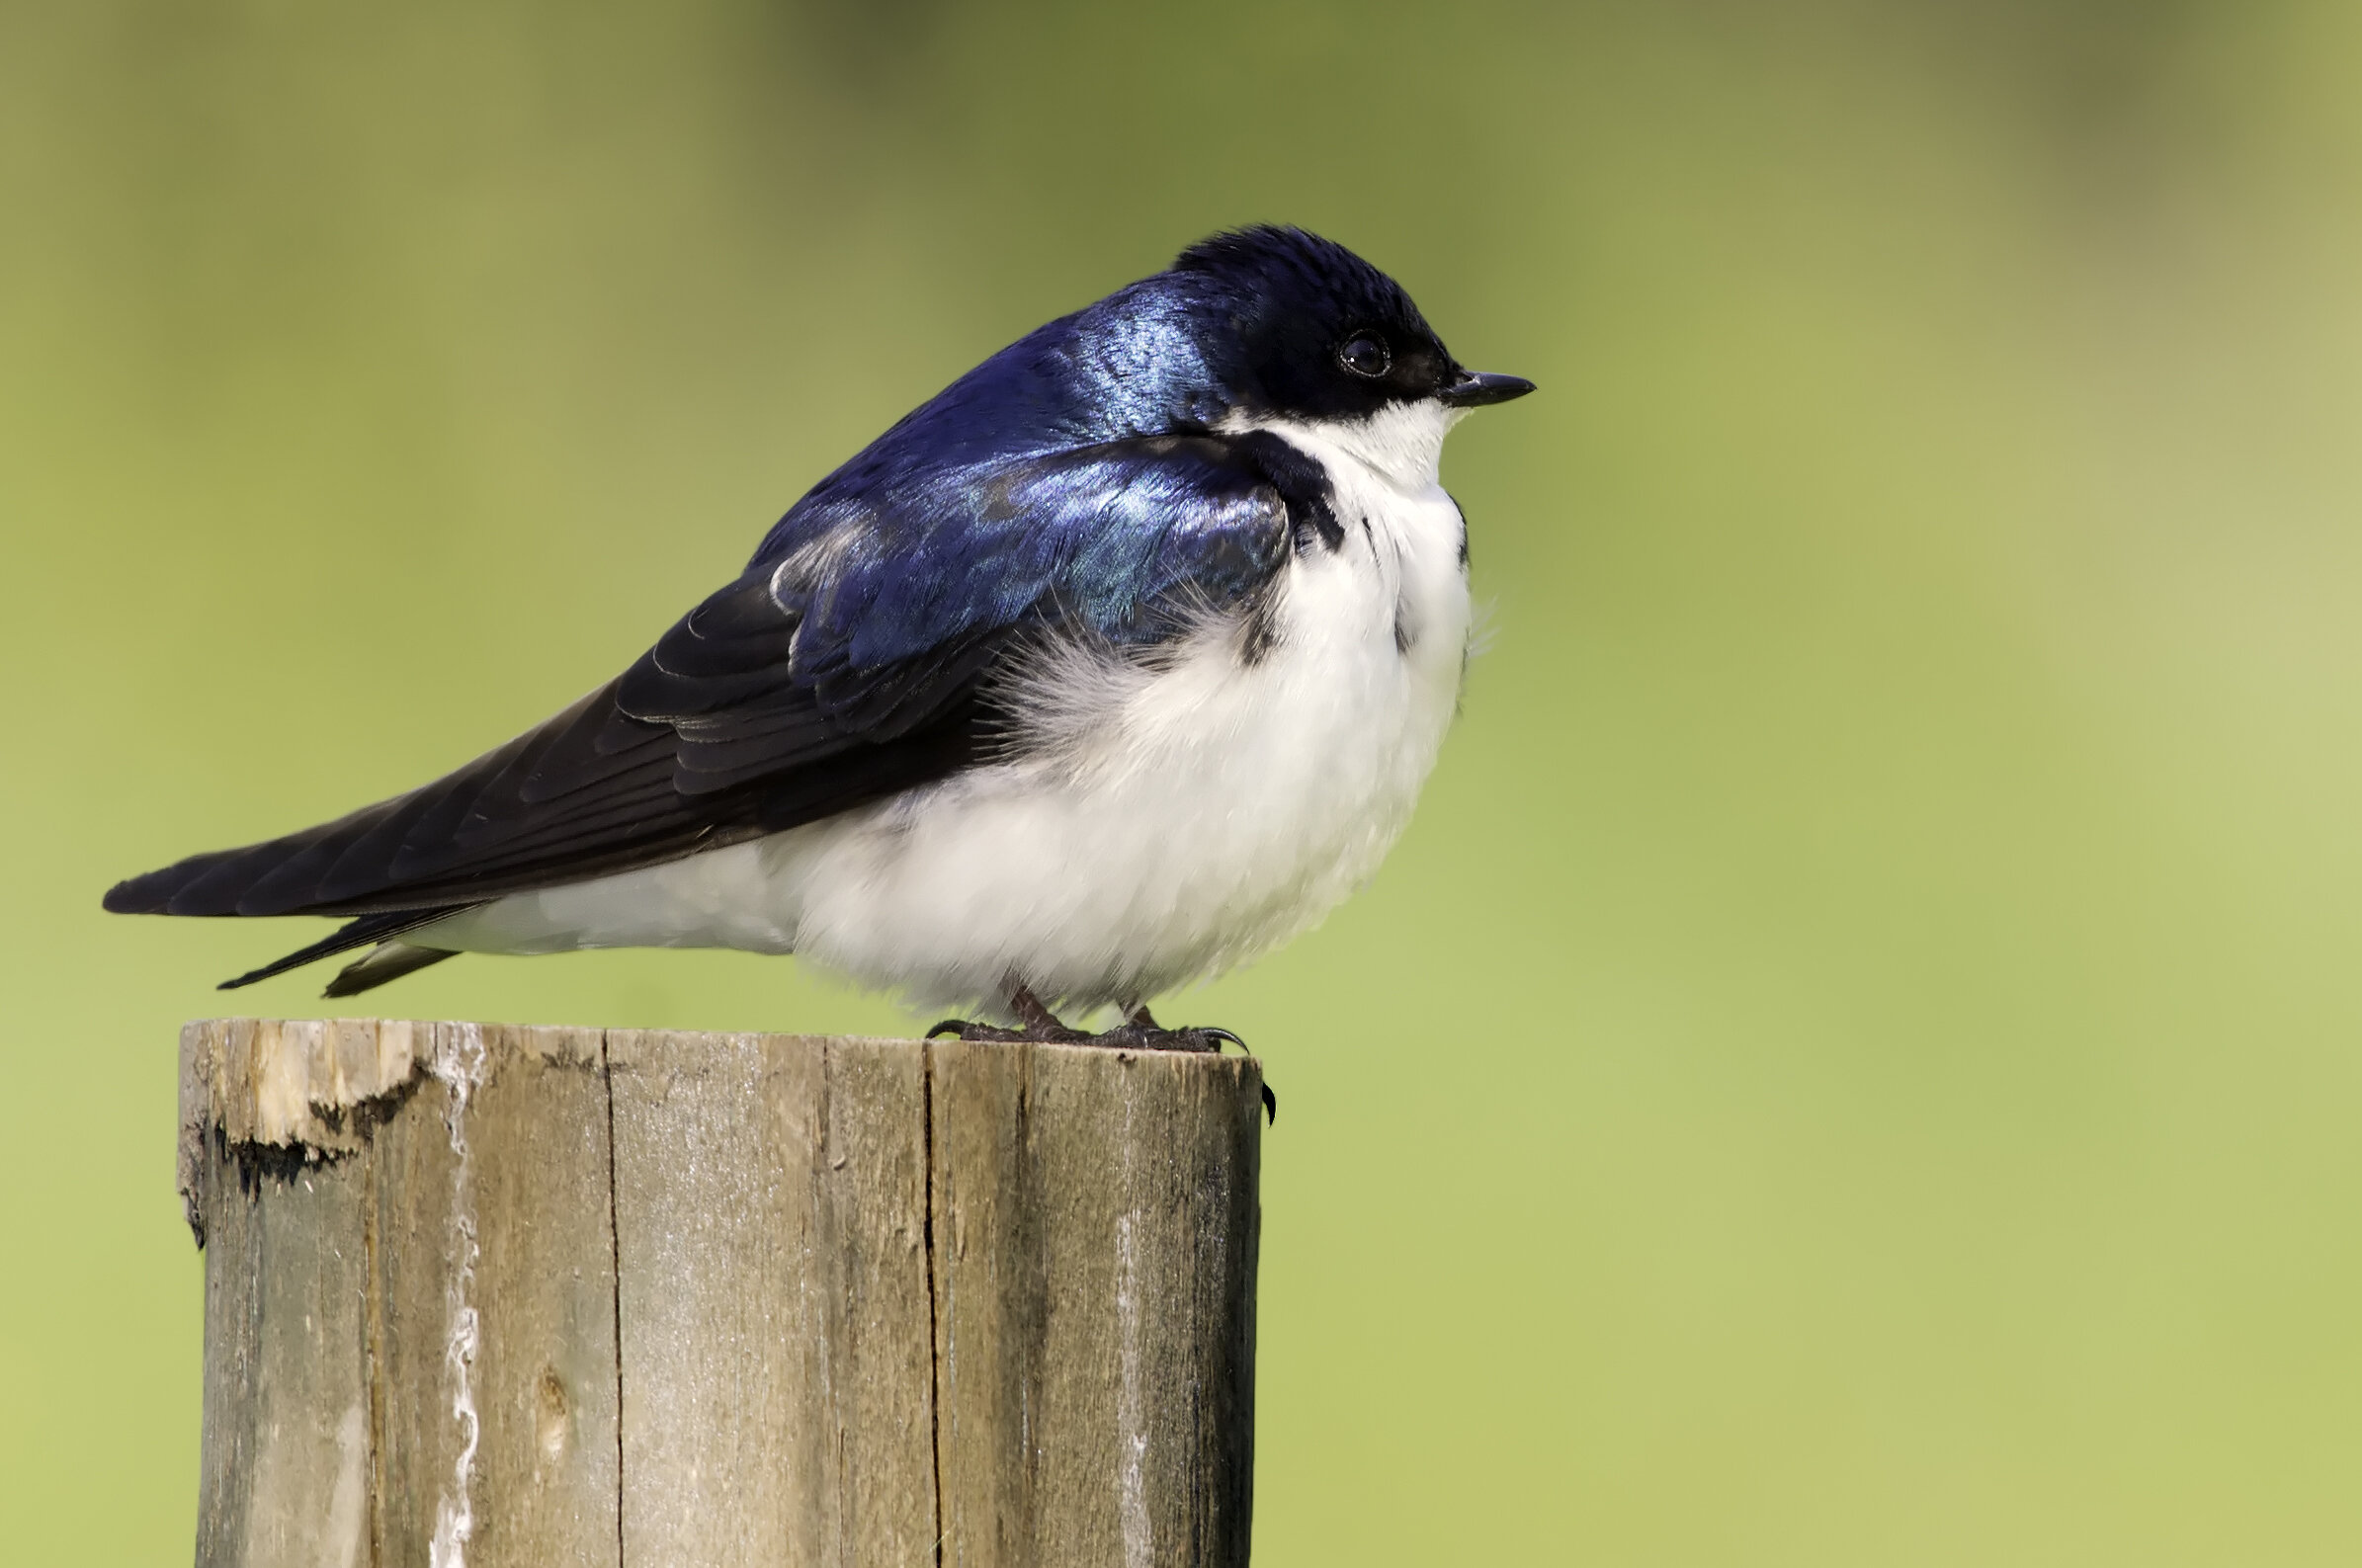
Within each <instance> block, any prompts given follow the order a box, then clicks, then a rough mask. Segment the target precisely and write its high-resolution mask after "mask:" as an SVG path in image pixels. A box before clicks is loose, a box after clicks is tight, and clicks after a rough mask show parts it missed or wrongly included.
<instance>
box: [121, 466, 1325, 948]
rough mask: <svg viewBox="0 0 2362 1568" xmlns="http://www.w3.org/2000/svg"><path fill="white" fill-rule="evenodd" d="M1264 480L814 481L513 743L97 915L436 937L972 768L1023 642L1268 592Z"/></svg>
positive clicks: (210, 859)
mask: <svg viewBox="0 0 2362 1568" xmlns="http://www.w3.org/2000/svg"><path fill="white" fill-rule="evenodd" d="M902 428H904V429H906V428H907V427H902ZM886 440H887V441H891V440H892V434H891V433H889V436H888V437H887V438H886ZM885 444H886V443H885V442H882V443H881V445H885ZM1273 456H1274V454H1271V453H1270V452H1269V451H1268V450H1267V449H1266V448H1265V446H1264V445H1263V444H1261V443H1260V442H1259V441H1258V440H1257V439H1254V438H1246V439H1233V438H1225V437H1218V436H1212V435H1189V436H1179V437H1170V436H1155V437H1141V438H1135V439H1130V440H1122V441H1114V442H1103V443H1096V444H1093V445H1090V446H1088V447H1085V448H1082V449H1080V450H1061V451H1053V452H1044V453H1037V454H1030V455H1025V456H1017V457H1008V456H1003V457H998V458H994V459H991V460H987V461H979V462H974V463H970V464H966V465H963V466H959V467H955V468H950V469H944V468H934V469H927V470H922V471H913V472H909V473H907V474H905V476H904V477H903V478H902V480H901V482H898V483H892V484H881V485H877V486H847V485H843V484H839V485H837V486H835V487H834V488H833V489H832V488H831V487H829V486H826V485H824V486H823V487H821V489H820V490H816V491H815V492H814V494H813V496H811V497H808V498H806V500H805V502H804V503H802V504H800V505H799V507H798V508H797V509H796V511H795V512H792V513H791V514H790V515H789V517H788V518H787V519H786V520H784V521H783V523H782V525H781V527H780V528H779V529H778V530H775V531H774V533H773V535H772V536H771V538H770V539H769V540H767V541H766V543H765V546H764V549H763V550H762V552H760V553H759V554H758V555H757V556H756V558H755V560H754V562H753V563H752V564H751V565H750V566H749V568H748V570H747V572H746V574H745V575H743V576H741V577H740V578H739V579H738V580H737V581H736V582H734V583H732V584H730V585H729V586H728V587H726V588H724V589H722V590H721V591H720V592H718V593H717V594H715V595H713V596H712V597H711V598H709V599H707V600H706V601H705V603H703V604H701V605H700V606H698V608H697V609H695V610H693V611H692V612H690V614H689V615H687V616H686V617H684V618H683V619H681V620H680V621H679V622H677V623H676V624H675V625H674V626H673V627H672V628H671V629H670V630H668V631H667V632H665V634H664V635H663V636H662V637H660V638H658V639H657V641H656V644H655V646H654V647H652V648H651V649H649V650H648V652H647V653H646V654H644V655H642V656H641V658H640V659H639V660H638V661H637V662H636V663H634V664H633V666H632V668H631V669H630V670H628V671H626V672H625V673H624V674H623V675H622V676H621V677H619V678H618V679H617V680H615V681H613V682H611V683H609V684H608V685H607V686H605V687H602V688H601V689H600V690H599V691H597V692H594V693H592V694H591V695H590V696H589V697H587V698H584V699H583V700H582V701H579V702H577V703H575V704H574V705H573V706H572V707H569V708H567V709H566V710H565V711H564V712H561V713H559V714H558V715H556V716H555V717H554V718H551V719H550V720H549V721H548V722H547V723H545V724H543V725H542V726H540V727H539V728H537V729H534V730H532V731H529V732H528V733H526V734H524V735H521V736H519V737H518V738H517V739H515V740H513V741H510V742H509V743H508V744H507V745H505V746H502V747H500V748H498V749H497V750H494V751H492V752H489V753H487V754H485V755H484V756H482V757H480V758H478V759H476V760H475V761H474V762H472V763H469V764H468V765H466V766H465V767H464V768H461V769H460V770H458V771H457V772H455V773H453V774H450V775H448V776H447V777H445V778H443V779H441V780H438V781H436V782H435V783H433V784H428V785H426V786H424V787H423V788H420V789H417V790H414V791H412V792H410V793H409V794H406V795H401V796H397V797H395V798H393V799H391V800H386V801H382V802H380V803H379V804H377V805H374V806H370V807H367V808H365V809H363V810H361V811H357V812H354V813H353V814H352V815H350V816H347V817H343V818H340V819H338V820H337V821H334V822H329V823H324V824H321V825H320V826H318V827H314V828H309V829H306V830H304V831H303V832H300V833H295V834H291V835H289V836H288V837H286V838H282V839H275V840H272V841H270V842H268V843H264V844H257V845H253V846H249V847H247V848H244V849H238V850H229V851H223V852H219V853H216V854H211V855H201V856H197V857H194V858H192V859H190V860H187V861H183V862H181V863H180V864H179V865H177V866H173V867H168V868H166V869H164V870H160V871H153V872H150V873H148V874H147V875H145V876H139V877H133V878H132V879H130V880H129V881H127V882H124V883H121V884H119V885H118V886H117V887H116V888H115V889H114V890H113V891H112V892H110V893H109V894H108V896H107V907H108V908H110V909H114V910H119V911H127V912H149V913H166V914H183V915H280V914H341V915H363V916H369V917H416V916H418V915H419V914H420V912H424V911H432V912H433V913H435V914H440V913H444V912H447V911H448V910H449V909H451V908H454V907H460V906H464V905H466V904H471V903H476V902H480V901H482V900H485V899H488V898H493V897H498V896H500V895H502V894H505V893H509V892H515V891H521V890H526V889H530V888H535V887H544V886H549V885H553V884H556V883H560V882H567V881H576V880H580V879H582V878H584V877H586V876H592V875H598V874H604V873H607V872H612V871H618V870H623V869H628V868H631V867H636V866H643V865H648V864H652V863H655V862H659V861H664V860H671V859H676V858H678V857H680V856H683V855H688V854H692V853H695V852H697V851H700V850H704V849H709V848H715V847H717V846H720V845H723V844H728V843H732V842H736V841H739V840H742V839H746V838H751V837H755V836H757V835H760V834H763V833H769V832H776V831H778V830H780V829H783V828H788V827H794V826H797V825H799V824H801V823H803V822H808V821H813V820H816V819H817V818H820V817H823V816H827V815H831V814H833V813H835V812H838V811H842V810H845V809H847V808H849V807H851V806H854V805H858V804H861V803H863V802H865V801H868V800H872V799H876V798H879V797H881V796H883V795H886V794H891V793H894V792H897V791H899V790H902V789H905V788H909V787H912V786H913V785H916V784H925V783H928V782H931V781H933V780H936V779H940V778H943V777H945V776H947V775H949V774H951V773H955V772H957V771H959V770H961V769H963V768H966V767H968V766H970V765H971V764H972V763H974V762H975V761H976V760H977V759H978V758H979V757H980V756H982V755H984V754H985V752H986V751H987V750H988V748H989V746H990V745H991V744H992V736H993V734H994V733H995V730H996V724H995V715H994V714H993V713H992V712H991V711H990V707H989V697H988V695H987V694H988V692H989V691H990V690H991V683H990V682H989V680H988V677H989V676H990V674H991V672H992V671H993V670H994V668H995V666H996V665H997V664H998V663H999V662H1000V661H1002V660H1004V659H1005V658H1007V657H1009V656H1011V654H1012V652H1013V650H1014V649H1016V648H1017V647H1019V646H1021V645H1022V641H1021V639H1022V636H1023V634H1024V633H1026V632H1028V631H1030V630H1036V629H1039V628H1042V627H1045V626H1050V625H1065V626H1069V627H1073V628H1077V629H1082V630H1087V631H1088V632H1090V633H1092V634H1094V635H1097V636H1102V637H1106V638H1109V639H1112V640H1115V641H1118V642H1139V641H1146V640H1153V639H1155V638H1157V637H1159V636H1162V635H1168V634H1170V632H1171V630H1172V629H1173V627H1174V625H1175V624H1176V620H1175V612H1176V611H1177V610H1178V609H1179V608H1180V607H1182V606H1184V605H1193V606H1194V605H1203V604H1213V605H1217V606H1223V605H1235V604H1237V603H1239V602H1241V601H1242V600H1244V599H1246V598H1248V597H1249V596H1251V595H1253V594H1254V593H1255V592H1257V591H1258V590H1259V589H1261V588H1262V587H1263V586H1264V585H1266V584H1267V583H1268V582H1269V581H1270V579H1271V578H1272V576H1273V574H1274V573H1275V572H1276V571H1277V570H1278V568H1279V566H1280V565H1281V563H1282V562H1283V561H1284V560H1285V558H1286V555H1287V551H1288V548H1289V542H1290V536H1291V531H1292V529H1295V528H1297V527H1299V526H1300V525H1301V526H1310V525H1309V524H1308V522H1306V520H1307V519H1308V518H1310V517H1311V516H1312V515H1313V514H1314V512H1316V511H1317V512H1319V513H1320V515H1323V516H1325V501H1324V499H1323V497H1322V496H1321V494H1320V493H1319V492H1318V490H1317V488H1315V487H1313V486H1312V485H1310V484H1309V483H1308V481H1307V479H1306V476H1305V475H1304V474H1303V473H1302V472H1301V471H1298V470H1297V469H1294V468H1290V467H1288V466H1287V465H1286V464H1285V463H1275V462H1274V461H1271V460H1268V459H1271V458H1272V457H1273ZM1274 466H1277V467H1279V468H1280V469H1281V470H1282V471H1281V472H1279V473H1277V474H1275V473H1274V472H1273V471H1272V469H1273V467H1274ZM417 923H418V921H417V919H416V918H405V919H403V920H402V921H401V922H399V923H398V924H388V925H387V926H385V927H384V928H383V933H382V934H386V935H390V934H393V933H395V932H396V931H398V930H399V929H402V927H403V926H406V925H415V924H417ZM377 930H378V928H377V927H375V926H373V925H371V924H370V923H369V922H367V921H365V922H363V923H361V924H359V925H357V926H355V927H352V928H348V931H347V932H345V933H339V934H338V936H336V937H333V938H330V939H328V941H327V942H325V943H322V944H317V945H315V946H314V948H313V949H305V952H306V954H307V955H308V956H321V955H325V954H326V953H327V952H330V951H334V950H340V949H341V948H343V947H348V946H354V945H357V944H358V943H360V942H363V941H368V940H375V938H374V937H373V936H371V935H367V934H366V933H369V932H375V931H377ZM348 936H350V940H347V938H348ZM295 961H307V960H306V959H305V957H304V955H292V956H291V958H290V959H289V960H286V962H288V963H291V964H292V963H293V962H295ZM278 968H279V966H276V965H275V966H272V967H271V968H270V969H268V970H265V971H258V974H257V976H256V977H259V976H260V974H261V973H266V972H277V970H278Z"/></svg>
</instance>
